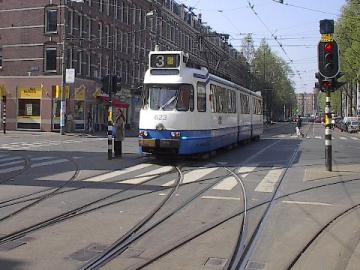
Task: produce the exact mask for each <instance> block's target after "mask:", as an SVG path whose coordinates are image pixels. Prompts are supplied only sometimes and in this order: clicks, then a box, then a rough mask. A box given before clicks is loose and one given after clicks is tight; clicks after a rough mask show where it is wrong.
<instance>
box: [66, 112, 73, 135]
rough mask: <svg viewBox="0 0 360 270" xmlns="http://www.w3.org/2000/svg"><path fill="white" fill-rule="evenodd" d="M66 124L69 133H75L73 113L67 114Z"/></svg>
mask: <svg viewBox="0 0 360 270" xmlns="http://www.w3.org/2000/svg"><path fill="white" fill-rule="evenodd" d="M66 123H67V132H72V131H73V116H72V114H71V113H68V114H67V117H66Z"/></svg>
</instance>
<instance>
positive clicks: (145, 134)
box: [139, 130, 149, 138]
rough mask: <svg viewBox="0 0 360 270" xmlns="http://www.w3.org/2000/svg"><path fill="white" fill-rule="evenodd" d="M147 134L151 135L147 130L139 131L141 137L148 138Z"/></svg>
mask: <svg viewBox="0 0 360 270" xmlns="http://www.w3.org/2000/svg"><path fill="white" fill-rule="evenodd" d="M147 136H149V133H148V132H147V131H146V130H142V131H140V132H139V137H141V138H146V137H147Z"/></svg>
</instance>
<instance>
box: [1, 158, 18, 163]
mask: <svg viewBox="0 0 360 270" xmlns="http://www.w3.org/2000/svg"><path fill="white" fill-rule="evenodd" d="M17 159H22V157H8V158H2V159H0V163H1V162H6V161H14V160H17Z"/></svg>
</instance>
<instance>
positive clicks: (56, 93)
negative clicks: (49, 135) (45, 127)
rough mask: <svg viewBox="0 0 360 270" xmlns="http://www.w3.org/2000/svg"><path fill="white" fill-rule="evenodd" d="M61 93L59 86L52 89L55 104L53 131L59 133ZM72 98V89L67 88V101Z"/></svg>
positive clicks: (53, 106)
mask: <svg viewBox="0 0 360 270" xmlns="http://www.w3.org/2000/svg"><path fill="white" fill-rule="evenodd" d="M61 91H62V88H61V87H60V86H59V85H56V86H53V87H52V96H53V97H54V98H53V104H52V108H53V109H52V112H53V113H52V116H53V118H52V130H53V131H59V130H60V108H61ZM69 98H70V87H69V86H66V87H65V99H66V101H67V100H68V99H69Z"/></svg>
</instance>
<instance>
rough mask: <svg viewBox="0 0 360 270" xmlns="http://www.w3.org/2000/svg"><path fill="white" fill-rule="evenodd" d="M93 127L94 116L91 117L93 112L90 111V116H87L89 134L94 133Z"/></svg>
mask: <svg viewBox="0 0 360 270" xmlns="http://www.w3.org/2000/svg"><path fill="white" fill-rule="evenodd" d="M92 125H93V122H92V116H91V112H90V111H89V112H88V115H87V131H88V132H89V133H92V132H93V128H92Z"/></svg>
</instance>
